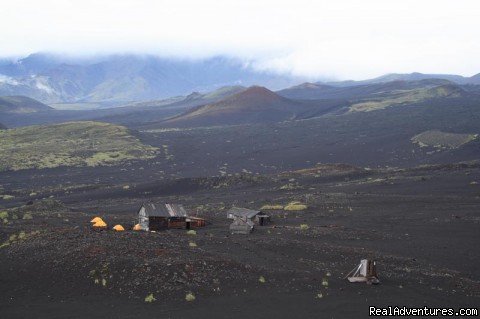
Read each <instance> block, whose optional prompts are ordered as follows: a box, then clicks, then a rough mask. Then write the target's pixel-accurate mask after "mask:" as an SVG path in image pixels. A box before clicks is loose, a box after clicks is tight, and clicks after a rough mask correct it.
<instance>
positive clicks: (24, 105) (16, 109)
mask: <svg viewBox="0 0 480 319" xmlns="http://www.w3.org/2000/svg"><path fill="white" fill-rule="evenodd" d="M48 110H52V108H51V107H50V106H48V105H45V104H43V103H41V102H38V101H37V100H34V99H31V98H29V97H26V96H0V113H35V112H40V111H48Z"/></svg>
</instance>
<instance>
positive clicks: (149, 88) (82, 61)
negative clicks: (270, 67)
mask: <svg viewBox="0 0 480 319" xmlns="http://www.w3.org/2000/svg"><path fill="white" fill-rule="evenodd" d="M238 83H242V84H245V85H254V84H261V85H266V86H269V87H275V88H280V87H285V86H289V85H292V84H294V83H297V80H296V78H294V77H291V76H279V75H277V74H270V73H267V72H259V71H257V70H255V69H253V68H250V67H245V65H244V63H243V62H242V61H239V60H236V59H233V58H226V57H214V58H209V59H203V60H180V59H171V58H161V57H158V56H154V55H132V54H130V55H128V54H125V55H108V56H100V57H95V58H66V57H61V56H55V55H48V54H33V55H30V56H28V57H25V58H23V59H20V60H12V61H0V95H27V96H30V97H32V98H35V99H38V100H40V101H42V102H44V103H50V104H53V103H63V104H65V103H75V104H78V103H107V104H111V103H114V102H115V103H117V104H121V103H123V104H125V103H130V102H131V101H146V100H155V99H165V98H169V97H172V96H178V95H185V94H188V93H190V92H192V91H199V92H205V91H211V90H215V89H216V88H219V87H222V86H229V85H237V84H238ZM62 107H67V106H66V105H63V106H62Z"/></svg>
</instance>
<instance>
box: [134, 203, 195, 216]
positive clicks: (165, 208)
mask: <svg viewBox="0 0 480 319" xmlns="http://www.w3.org/2000/svg"><path fill="white" fill-rule="evenodd" d="M143 207H145V214H146V215H147V216H155V217H187V211H186V210H185V208H184V207H183V206H182V205H178V204H161V205H155V204H154V203H144V204H143Z"/></svg>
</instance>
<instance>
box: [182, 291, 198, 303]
mask: <svg viewBox="0 0 480 319" xmlns="http://www.w3.org/2000/svg"><path fill="white" fill-rule="evenodd" d="M195 299H196V298H195V295H194V294H193V293H191V292H189V293H188V294H186V295H185V300H186V301H188V302H191V301H194V300H195Z"/></svg>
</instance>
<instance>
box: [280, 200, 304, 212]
mask: <svg viewBox="0 0 480 319" xmlns="http://www.w3.org/2000/svg"><path fill="white" fill-rule="evenodd" d="M307 208H308V206H307V205H304V204H302V203H300V202H291V203H289V204H288V205H286V206H285V207H284V208H283V209H284V210H293V211H298V210H305V209H307Z"/></svg>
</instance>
